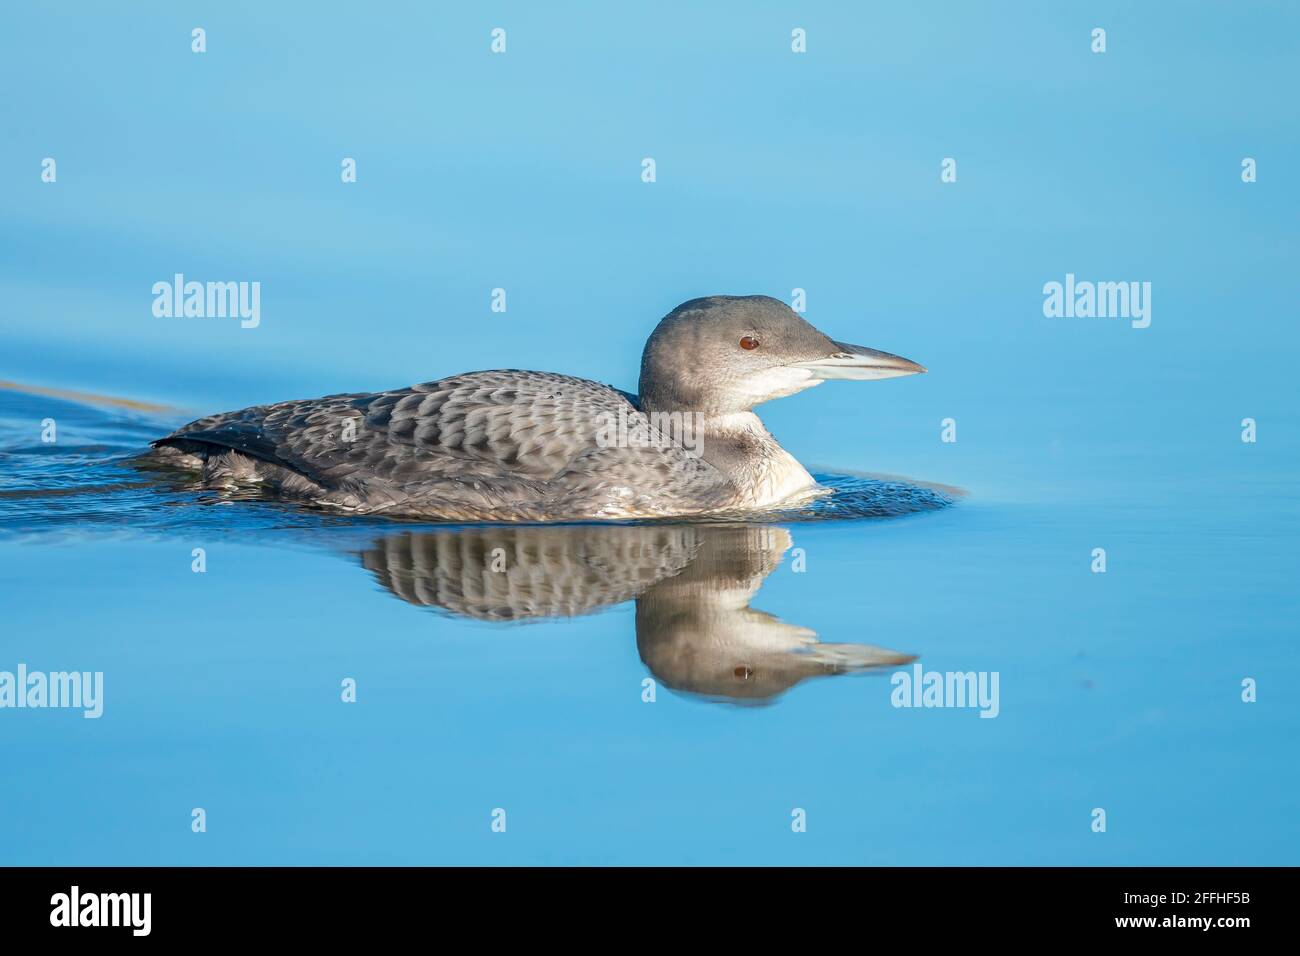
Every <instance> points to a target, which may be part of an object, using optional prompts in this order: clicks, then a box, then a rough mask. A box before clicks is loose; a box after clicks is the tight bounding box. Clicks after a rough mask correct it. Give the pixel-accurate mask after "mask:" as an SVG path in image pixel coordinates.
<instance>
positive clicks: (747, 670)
mask: <svg viewBox="0 0 1300 956" xmlns="http://www.w3.org/2000/svg"><path fill="white" fill-rule="evenodd" d="M732 673H733V674H734V675H736V679H737V680H749V679H750V678H751V677H753V676H754V669H753V668H752V667H750V666H749V665H748V664H741V665H740V666H739V667H737V668H736V669H735V670H734V671H732Z"/></svg>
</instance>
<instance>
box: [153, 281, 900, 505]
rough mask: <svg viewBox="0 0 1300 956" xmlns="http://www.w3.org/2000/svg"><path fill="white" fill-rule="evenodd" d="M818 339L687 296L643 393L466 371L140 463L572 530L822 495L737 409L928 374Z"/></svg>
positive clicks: (182, 439)
mask: <svg viewBox="0 0 1300 956" xmlns="http://www.w3.org/2000/svg"><path fill="white" fill-rule="evenodd" d="M924 371H925V369H924V368H922V367H921V366H920V365H917V364H916V363H915V362H911V361H908V360H907V359H905V358H900V357H899V356H897V355H891V354H889V353H888V352H878V351H876V350H875V349H869V348H863V347H862V346H858V345H846V344H845V343H843V342H836V341H833V340H832V339H830V338H828V337H827V336H826V335H823V334H822V333H821V332H819V331H818V330H817V329H815V328H813V326H811V325H809V324H808V323H807V322H805V321H804V320H803V319H802V318H800V316H799V315H797V314H796V313H795V312H794V311H792V310H791V309H790V308H789V307H788V306H787V305H786V304H785V303H783V302H780V301H779V300H777V299H772V298H769V297H767V296H712V297H709V298H704V299H692V300H691V301H690V302H686V303H684V304H682V305H680V306H678V307H677V308H676V309H674V310H673V311H672V312H670V313H669V314H668V315H667V316H666V317H664V319H663V320H662V321H661V322H660V323H659V325H658V326H657V327H656V328H655V330H654V332H653V333H652V334H651V335H650V338H649V340H648V341H647V342H646V346H645V351H644V353H643V354H642V357H641V382H640V393H639V394H638V395H632V394H629V393H627V392H621V391H619V390H617V389H615V388H611V387H610V386H608V385H601V384H599V383H597V382H591V381H587V380H585V379H580V378H571V377H569V376H567V375H558V374H556V373H554V372H525V371H515V370H501V371H490V372H469V373H466V374H464V375H455V376H452V377H451V378H444V379H441V380H439V381H436V382H426V383H424V384H422V385H413V386H411V387H410V388H402V389H395V390H392V391H386V392H374V393H364V394H361V393H358V394H347V395H330V396H326V397H324V398H315V399H306V400H303V401H290V402H280V403H278V404H274V405H257V406H254V407H252V408H246V409H243V410H241V411H236V412H226V413H222V414H218V415H209V416H208V417H206V418H200V419H198V420H197V421H194V422H191V423H190V424H188V425H186V426H184V427H183V428H180V429H178V430H177V431H175V432H173V433H172V434H171V435H168V436H167V437H166V438H161V439H159V440H158V441H155V442H154V443H153V445H154V450H153V451H152V452H151V456H152V457H153V458H154V459H156V460H158V461H160V462H163V463H165V464H168V465H173V466H178V467H181V468H185V469H188V470H192V471H196V472H198V473H199V474H200V475H201V481H202V484H203V486H204V487H208V488H226V489H234V488H243V487H257V488H260V489H262V490H264V491H266V492H270V493H272V494H274V495H276V496H278V497H281V498H284V499H287V500H293V501H301V502H308V503H312V504H316V505H320V506H324V507H328V508H334V509H338V510H343V511H348V512H352V513H358V514H383V515H391V516H398V517H415V518H426V519H436V520H448V521H504V522H514V521H520V522H538V521H577V520H620V519H636V518H659V517H672V516H690V515H708V514H718V513H731V512H745V511H759V510H766V509H770V508H772V507H774V506H777V505H782V504H786V503H790V502H793V501H798V500H801V499H804V498H806V497H809V496H812V495H816V494H819V493H820V491H821V489H819V487H818V486H817V484H816V482H814V481H813V479H812V476H811V475H809V474H808V472H807V471H806V470H805V469H804V468H803V466H802V465H800V464H799V462H798V461H796V460H795V459H794V457H793V456H791V455H790V454H789V453H788V452H787V451H785V449H783V448H782V447H781V446H780V445H778V444H777V442H776V440H775V439H774V438H773V437H772V436H771V435H770V434H769V433H768V431H767V429H766V428H764V427H763V423H762V422H760V421H759V419H758V416H756V415H755V414H754V413H753V412H752V411H751V409H752V408H753V407H754V406H755V405H758V404H761V403H762V402H766V401H770V400H771V399H774V398H783V397H785V396H787V395H793V394H795V393H796V392H800V391H802V390H804V389H806V388H809V387H811V386H813V385H818V384H820V383H821V382H823V381H825V380H828V379H851V380H858V381H865V380H870V379H879V378H895V377H898V376H901V375H912V374H915V373H917V372H924Z"/></svg>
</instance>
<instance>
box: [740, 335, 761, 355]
mask: <svg viewBox="0 0 1300 956" xmlns="http://www.w3.org/2000/svg"><path fill="white" fill-rule="evenodd" d="M740 347H741V348H742V349H744V350H745V351H746V352H752V351H753V350H754V349H756V348H758V339H756V338H754V337H753V336H752V335H746V336H745V337H744V338H743V339H741V340H740Z"/></svg>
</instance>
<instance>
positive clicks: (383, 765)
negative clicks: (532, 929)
mask: <svg viewBox="0 0 1300 956" xmlns="http://www.w3.org/2000/svg"><path fill="white" fill-rule="evenodd" d="M0 396H2V397H0V428H2V430H0V439H3V447H4V449H5V452H4V457H3V461H2V462H0V468H2V473H3V491H2V492H0V525H2V526H3V527H4V529H5V534H4V537H3V538H0V568H3V581H4V589H5V606H6V615H5V617H6V628H5V642H4V649H5V654H6V656H5V661H4V665H3V666H5V667H6V668H7V669H11V670H12V669H13V668H14V666H16V664H17V663H19V662H24V663H26V664H27V665H28V667H29V669H30V670H38V669H40V670H47V671H49V670H63V669H78V670H92V671H93V670H102V671H103V672H104V674H105V694H104V697H105V702H104V716H103V717H101V718H100V719H99V720H97V721H89V720H85V719H83V718H82V717H81V716H80V714H79V712H73V711H55V710H45V711H39V710H26V711H6V712H4V713H3V717H4V718H5V719H4V720H3V721H0V744H2V745H3V750H4V753H5V754H6V759H7V760H8V761H10V763H11V766H12V767H13V768H14V770H15V772H14V773H13V774H11V775H10V776H9V782H8V783H7V784H6V786H5V787H4V789H3V791H2V795H0V805H2V807H3V810H4V813H3V814H2V815H0V819H3V820H4V821H5V833H4V844H5V846H6V848H7V849H6V851H5V859H6V862H30V863H38V862H51V861H54V862H66V863H109V862H130V863H145V862H180V863H238V862H257V863H291V862H354V863H360V862H406V863H415V862H435V861H436V862H444V861H450V862H596V861H601V862H629V863H631V862H654V863H668V862H682V861H688V862H718V861H741V862H762V861H774V860H776V861H787V862H844V863H867V862H872V863H975V862H983V861H989V860H993V861H998V862H1046V863H1061V862H1083V863H1102V862H1138V861H1146V862H1183V863H1186V862H1192V861H1213V862H1265V861H1269V862H1285V861H1289V860H1292V859H1293V858H1294V851H1295V848H1296V831H1295V827H1294V824H1293V822H1292V816H1291V810H1292V808H1293V802H1294V785H1295V773H1294V768H1293V761H1292V760H1291V754H1292V753H1293V743H1292V740H1293V735H1294V733H1295V732H1296V731H1297V730H1300V727H1298V726H1297V723H1296V721H1295V717H1294V709H1293V708H1291V707H1290V706H1289V705H1286V704H1284V703H1282V701H1280V700H1279V699H1278V698H1281V697H1283V696H1284V695H1286V693H1287V690H1286V688H1287V687H1289V686H1290V683H1291V681H1293V680H1294V678H1295V677H1296V672H1295V664H1294V654H1293V653H1292V651H1291V646H1290V633H1289V629H1290V628H1291V626H1292V625H1291V621H1293V620H1294V618H1293V612H1294V610H1295V608H1294V603H1293V602H1294V595H1293V591H1291V590H1290V578H1291V577H1292V575H1293V572H1294V570H1295V568H1294V565H1293V564H1292V563H1290V562H1289V560H1283V554H1289V551H1290V548H1291V547H1292V546H1293V544H1292V542H1291V541H1288V542H1286V544H1285V549H1284V546H1283V541H1282V537H1283V536H1282V534H1281V533H1279V532H1280V531H1282V530H1285V531H1286V532H1287V534H1294V531H1295V513H1294V507H1293V506H1290V507H1287V506H1285V503H1284V502H1280V501H1279V502H1278V504H1279V506H1281V513H1275V514H1273V515H1271V516H1267V517H1265V516H1257V517H1255V518H1253V519H1252V518H1251V517H1250V514H1251V513H1250V512H1249V511H1248V510H1247V509H1244V508H1240V507H1238V508H1234V505H1233V503H1234V502H1241V501H1242V500H1243V499H1244V497H1245V489H1241V488H1237V489H1235V490H1234V491H1233V493H1231V494H1225V495H1224V496H1223V498H1222V501H1221V504H1220V507H1218V508H1216V509H1215V510H1213V511H1209V510H1198V509H1194V508H1188V507H1186V506H1185V505H1184V504H1180V503H1178V502H1173V501H1168V500H1156V501H1148V502H1145V503H1140V502H1131V503H1129V504H1128V505H1127V506H1126V507H1124V508H1122V509H1113V508H1106V509H1098V508H1097V507H1095V506H1088V505H1082V504H1079V503H1071V502H1065V501H1057V502H1051V503H1038V504H1032V505H1031V504H1023V503H1022V504H1005V503H1003V504H990V503H985V502H981V501H980V500H979V499H978V497H974V498H967V499H956V500H955V503H950V502H954V499H951V498H949V497H948V496H946V495H944V494H942V493H940V492H937V491H930V490H927V489H924V488H911V489H910V491H909V490H908V489H909V487H910V486H908V485H906V484H904V483H892V484H890V483H875V482H872V481H868V480H862V479H859V480H852V479H843V480H841V481H842V486H841V489H840V491H839V492H838V494H837V497H838V498H839V499H840V500H841V501H846V500H847V501H848V502H849V503H850V504H851V505H853V506H855V507H864V510H865V505H866V504H867V503H869V502H871V501H873V500H879V501H885V502H892V503H893V507H892V508H891V509H889V510H890V511H892V512H893V514H892V516H886V517H879V516H878V517H854V518H850V519H846V520H825V519H826V517H827V516H826V515H825V514H801V515H796V516H790V517H788V518H787V520H783V521H777V522H773V523H758V522H755V523H751V524H748V525H707V524H675V523H664V524H655V525H642V526H604V527H593V526H568V527H560V528H539V527H533V528H484V527H480V528H437V527H433V526H418V525H409V524H401V523H396V522H376V521H363V520H350V519H346V518H336V517H327V516H321V515H319V514H317V513H314V512H311V511H307V510H296V509H292V508H288V507H284V506H280V505H276V504H273V503H259V502H252V501H229V500H223V499H222V498H221V497H220V496H219V495H215V494H213V493H210V492H196V491H192V490H187V489H186V488H184V486H183V485H182V484H179V483H177V482H174V481H171V482H169V481H167V480H164V479H161V478H159V477H158V476H156V475H151V474H149V473H142V472H140V471H137V470H135V469H133V468H131V467H130V466H129V463H128V460H129V457H130V456H131V455H132V454H134V453H135V452H137V451H138V450H139V449H140V448H141V447H142V446H143V444H144V442H145V441H147V439H148V438H150V437H151V436H154V435H157V434H159V433H160V431H161V430H162V429H163V428H164V427H165V426H166V425H167V424H170V423H171V422H170V420H165V419H163V418H159V417H155V416H149V415H142V414H138V413H120V412H116V411H105V410H103V409H100V408H93V407H88V406H85V405H80V404H75V403H69V402H64V401H61V400H56V399H50V398H43V397H34V396H26V395H18V394H14V393H0ZM46 417H53V418H55V420H56V422H57V424H58V428H59V432H58V442H57V443H55V444H44V443H42V442H41V441H40V440H39V422H40V421H41V420H42V419H44V418H46ZM900 501H904V502H907V503H909V504H910V505H911V506H912V507H900V506H899V502H900ZM908 511H911V512H912V513H910V514H908V513H906V512H908ZM899 512H903V513H902V514H900V513H899ZM790 518H794V519H798V520H790ZM810 519H817V520H810ZM1099 528H1102V529H1104V531H1100V532H1099V530H1098V529H1099ZM1099 535H1100V537H1102V538H1104V539H1105V541H1106V544H1107V546H1108V552H1109V555H1110V559H1109V561H1110V563H1109V567H1108V570H1107V573H1106V574H1105V575H1094V574H1092V573H1091V572H1090V570H1089V566H1090V560H1091V559H1090V547H1091V545H1092V544H1093V543H1094V541H1095V540H1096V539H1097V538H1098V537H1099ZM195 547H202V548H204V549H205V551H206V561H207V565H206V566H207V570H206V572H204V573H201V574H199V573H194V572H193V571H192V569H191V563H192V558H191V549H192V548H195ZM497 547H500V548H502V549H503V554H504V556H505V562H506V565H507V570H506V572H505V573H503V574H497V573H492V572H490V571H489V570H488V564H489V563H490V561H491V557H492V550H493V549H494V548H497ZM796 548H798V549H801V552H796V551H795V550H794V549H796ZM796 555H800V558H801V562H800V563H801V564H802V565H803V567H804V570H802V571H796V570H795V568H796V566H797V565H796V562H795V560H794V557H795V556H796ZM913 657H917V658H918V659H919V662H920V663H921V664H922V665H923V666H924V667H925V668H927V669H937V670H960V671H968V670H974V671H997V672H998V673H999V675H1000V684H999V687H1000V702H999V703H1000V707H999V713H998V716H997V717H996V718H995V719H981V718H979V717H978V712H977V711H976V710H971V709H949V710H942V709H928V710H927V709H902V708H895V707H893V706H891V702H890V698H891V691H892V686H891V684H890V683H889V679H888V675H889V674H890V673H891V672H892V671H894V670H895V669H898V668H900V667H903V668H904V669H907V670H910V667H909V666H908V664H907V662H909V661H910V660H911V659H912V658H913ZM1243 676H1253V677H1255V678H1256V679H1257V680H1258V682H1259V685H1260V688H1261V697H1262V700H1261V702H1260V703H1257V704H1253V705H1247V704H1244V703H1242V702H1240V700H1239V692H1240V688H1239V683H1240V680H1241V678H1242V677H1243ZM346 677H351V678H353V679H355V680H356V682H357V688H358V691H357V697H358V700H357V702H356V703H354V704H344V703H342V702H341V700H340V695H341V690H340V686H341V681H342V680H343V679H344V678H346ZM647 678H652V679H653V680H654V681H655V687H656V694H655V700H654V702H653V703H650V702H646V701H644V700H643V692H644V690H645V683H644V682H645V681H646V679H647ZM1098 806H1101V807H1104V808H1106V810H1107V813H1108V832H1107V833H1106V834H1104V835H1099V834H1094V833H1092V832H1091V831H1090V829H1089V823H1090V817H1089V814H1090V812H1091V810H1092V808H1094V807H1098ZM193 807H203V808H204V809H205V810H206V811H207V813H208V819H209V830H208V832H207V833H205V834H202V835H196V834H192V833H191V832H190V830H189V814H190V811H191V809H192V808H193ZM498 807H500V808H504V809H505V810H506V813H507V832H506V833H505V834H493V833H492V832H491V831H490V828H489V824H490V814H491V813H492V811H493V810H494V809H496V808H498ZM794 808H802V809H804V810H805V811H806V812H807V814H808V820H809V825H808V830H807V832H806V833H803V834H797V835H796V834H794V833H792V831H791V829H790V820H791V816H790V814H791V811H792V810H793V809H794Z"/></svg>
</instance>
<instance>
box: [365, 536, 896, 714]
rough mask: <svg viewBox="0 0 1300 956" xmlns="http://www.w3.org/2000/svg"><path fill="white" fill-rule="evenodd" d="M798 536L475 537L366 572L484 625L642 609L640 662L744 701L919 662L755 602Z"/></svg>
mask: <svg viewBox="0 0 1300 956" xmlns="http://www.w3.org/2000/svg"><path fill="white" fill-rule="evenodd" d="M790 544H791V538H790V534H789V532H787V531H786V530H785V529H784V528H779V527H773V526H753V525H704V524H694V525H689V524H688V525H639V526H637V525H604V526H601V525H581V526H550V527H536V526H534V527H478V528H468V529H460V530H450V529H449V530H446V531H433V532H424V533H407V534H400V535H394V536H391V537H384V538H380V539H379V540H377V541H376V542H375V543H374V544H373V545H372V546H371V547H370V548H368V549H366V550H365V551H363V552H362V554H361V560H362V564H363V565H364V566H365V567H366V568H367V569H368V570H369V571H371V572H372V573H373V574H374V575H375V578H376V579H377V580H378V581H379V583H380V584H382V585H383V586H384V587H385V588H387V589H388V590H389V591H391V592H392V593H393V594H395V595H396V596H397V597H399V598H401V599H402V600H403V601H407V602H409V603H411V604H416V605H420V606H422V607H435V608H441V609H443V610H445V611H449V612H451V613H452V614H456V615H459V616H462V617H469V618H476V619H478V620H485V621H523V620H530V619H540V618H550V617H574V616H577V615H581V614H588V613H591V612H594V611H599V610H601V609H603V608H609V607H613V606H614V605H616V604H621V603H623V602H624V601H631V600H635V601H636V641H637V649H638V651H639V652H640V655H641V660H642V661H643V662H644V663H645V665H646V667H648V668H649V669H650V672H651V673H652V674H653V675H654V677H655V679H656V680H657V681H658V682H659V683H660V684H662V685H664V686H667V687H670V688H673V689H675V690H678V691H682V692H685V693H688V694H694V695H699V696H703V697H707V698H711V699H716V700H729V701H733V702H737V703H742V702H752V703H757V702H764V701H769V700H771V699H773V698H774V697H776V696H777V695H779V694H781V693H783V692H785V691H786V690H789V689H790V688H791V687H793V686H794V685H795V684H798V683H799V682H801V681H803V680H806V679H807V678H809V677H818V676H824V675H830V674H847V673H854V672H860V671H867V670H872V669H877V668H886V667H894V666H897V665H900V664H906V663H909V662H910V661H912V660H913V659H914V658H913V657H912V656H911V655H906V654H900V653H897V652H895V651H889V650H884V649H883V648H879V647H872V646H870V645H866V644H827V643H822V642H821V641H819V640H818V639H817V634H816V633H815V632H814V631H811V630H809V629H808V628H806V627H800V626H798V625H796V624H787V623H785V622H784V621H782V620H780V619H779V618H776V617H773V616H772V615H771V614H768V613H766V612H764V611H759V610H755V609H754V608H751V607H750V606H749V602H750V601H751V600H752V599H753V597H754V595H756V594H757V593H758V591H759V588H761V587H762V585H763V581H764V580H765V579H766V578H767V576H768V575H769V574H770V573H771V572H772V571H773V570H774V569H775V568H776V567H777V565H778V564H780V562H781V559H782V556H783V555H784V554H785V552H786V551H787V550H788V549H789V547H790Z"/></svg>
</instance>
